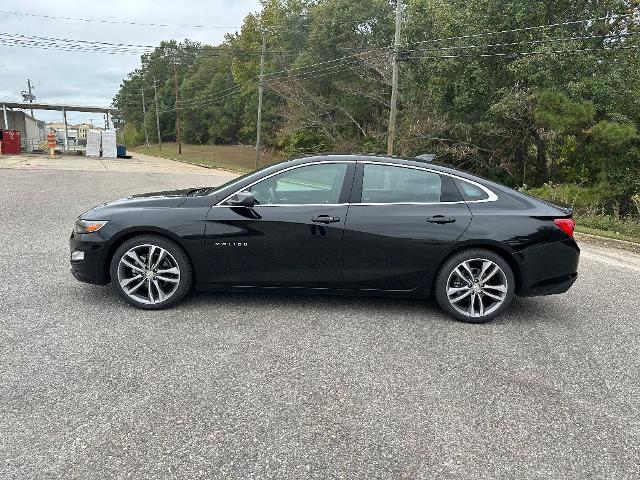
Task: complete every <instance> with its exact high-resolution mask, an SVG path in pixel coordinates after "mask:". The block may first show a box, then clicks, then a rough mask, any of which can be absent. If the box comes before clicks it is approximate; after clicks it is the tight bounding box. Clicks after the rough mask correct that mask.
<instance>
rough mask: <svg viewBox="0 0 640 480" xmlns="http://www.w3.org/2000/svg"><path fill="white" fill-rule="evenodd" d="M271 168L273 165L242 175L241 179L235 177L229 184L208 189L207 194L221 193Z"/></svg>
mask: <svg viewBox="0 0 640 480" xmlns="http://www.w3.org/2000/svg"><path fill="white" fill-rule="evenodd" d="M270 167H273V165H266V166H264V167H262V168H259V169H258V170H253V171H251V172H249V173H245V174H244V175H241V176H239V177H235V178H234V179H232V180H229V181H228V182H225V183H223V184H222V185H218V186H216V187H210V188H208V189H207V190H208V192H207V194H211V193H216V192H219V191H220V190H222V189H224V188H227V187H230V186H231V185H233V184H234V183H238V182H241V181H242V180H244V179H245V178H249V177H250V176H252V175H255V174H256V173H258V172H261V171H262V170H266V169H267V168H270Z"/></svg>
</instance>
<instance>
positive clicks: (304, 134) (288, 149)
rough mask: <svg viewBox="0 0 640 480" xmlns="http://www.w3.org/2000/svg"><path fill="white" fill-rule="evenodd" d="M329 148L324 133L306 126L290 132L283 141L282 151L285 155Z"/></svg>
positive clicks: (321, 150)
mask: <svg viewBox="0 0 640 480" xmlns="http://www.w3.org/2000/svg"><path fill="white" fill-rule="evenodd" d="M329 148H330V143H329V141H328V140H327V138H326V137H325V136H324V134H323V133H322V132H321V131H319V130H317V129H312V128H306V129H304V130H299V131H297V132H294V133H292V134H290V135H289V136H288V137H286V138H285V139H284V141H283V151H284V153H285V154H286V155H287V156H295V155H303V154H307V153H315V152H323V151H326V150H328V149H329Z"/></svg>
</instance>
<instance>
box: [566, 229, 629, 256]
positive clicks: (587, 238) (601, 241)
mask: <svg viewBox="0 0 640 480" xmlns="http://www.w3.org/2000/svg"><path fill="white" fill-rule="evenodd" d="M574 236H575V237H576V239H577V240H579V241H581V242H584V243H590V244H592V245H600V246H603V247H609V248H618V249H620V250H627V251H628V252H634V253H640V243H633V242H627V241H626V240H616V239H614V238H607V237H600V236H598V235H592V234H591V233H580V232H575V233H574Z"/></svg>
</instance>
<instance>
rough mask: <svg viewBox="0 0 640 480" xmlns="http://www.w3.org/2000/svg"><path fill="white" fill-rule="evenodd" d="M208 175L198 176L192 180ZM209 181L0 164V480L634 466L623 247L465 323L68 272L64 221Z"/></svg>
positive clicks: (373, 307) (413, 312) (388, 304)
mask: <svg viewBox="0 0 640 480" xmlns="http://www.w3.org/2000/svg"><path fill="white" fill-rule="evenodd" d="M207 173H209V172H207ZM223 177H224V176H220V177H218V176H216V175H208V176H206V177H205V176H195V175H187V174H175V175H168V174H164V175H158V174H150V173H119V172H106V171H102V172H100V171H95V172H87V171H62V170H57V171H56V170H39V171H30V170H15V169H3V170H0V246H1V248H0V478H2V479H14V478H15V479H23V478H78V479H87V478H92V479H93V478H349V479H351V478H365V477H366V478H451V479H463V478H482V479H485V478H517V479H521V478H553V479H565V478H566V479H577V478H611V479H624V478H639V477H640V367H639V363H640V362H639V359H640V347H639V345H640V342H639V338H640V336H639V323H640V296H639V295H638V292H639V291H640V257H637V256H633V254H626V253H625V254H619V253H616V252H607V251H603V250H600V249H597V248H593V247H586V246H585V248H584V251H585V255H584V256H583V261H582V264H581V269H580V278H579V280H578V282H577V284H576V285H575V287H574V288H573V289H572V290H571V291H570V292H569V293H568V294H567V295H564V296H558V297H549V298H538V299H526V300H516V301H515V302H514V304H513V306H512V308H511V310H510V311H509V313H508V314H507V315H505V316H504V317H502V318H500V319H499V320H498V321H496V322H494V323H491V324H489V325H482V326H472V325H465V324H461V323H456V322H453V321H451V320H449V319H448V318H446V317H445V316H444V315H443V314H442V313H440V311H439V310H437V309H436V308H434V307H430V306H425V305H424V304H423V303H422V302H418V301H409V300H387V299H370V298H340V297H322V296H282V295H239V294H238V295H235V294H206V295H204V294H201V295H197V296H191V297H190V298H189V299H188V300H187V301H186V302H184V303H183V304H181V305H180V306H179V307H178V308H176V309H174V310H170V311H163V312H156V313H154V312H144V311H139V310H134V309H132V308H130V307H128V306H126V305H125V304H123V303H122V302H120V301H119V300H118V299H117V298H116V295H115V294H114V293H113V292H112V291H111V289H110V288H101V287H94V286H89V285H84V284H81V283H78V282H76V281H75V280H74V279H73V278H72V277H71V275H70V274H69V271H68V268H69V267H68V254H69V253H68V246H67V239H68V235H69V233H70V229H71V226H72V223H73V221H74V219H75V217H76V216H77V215H78V214H79V213H81V212H83V211H85V210H87V209H88V208H90V207H91V206H93V205H95V204H98V203H101V202H104V201H106V200H110V199H114V198H118V197H122V196H124V195H126V194H129V193H133V192H143V191H148V190H158V189H165V188H167V187H186V186H190V185H196V186H202V185H206V184H210V183H214V182H220V181H222V180H223Z"/></svg>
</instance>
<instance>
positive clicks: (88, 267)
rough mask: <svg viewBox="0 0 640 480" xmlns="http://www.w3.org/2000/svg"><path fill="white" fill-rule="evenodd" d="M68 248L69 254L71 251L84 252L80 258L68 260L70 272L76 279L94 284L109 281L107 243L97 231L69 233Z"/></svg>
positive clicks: (102, 283)
mask: <svg viewBox="0 0 640 480" xmlns="http://www.w3.org/2000/svg"><path fill="white" fill-rule="evenodd" d="M69 248H70V250H71V251H70V255H73V252H83V253H84V258H83V259H82V260H70V262H71V273H72V274H73V276H74V277H75V278H76V279H77V280H79V281H81V282H85V283H92V284H94V285H106V284H107V283H109V270H108V266H107V262H106V260H107V253H108V251H107V250H108V249H107V243H106V241H105V239H104V238H103V237H102V236H101V235H100V233H99V232H96V233H84V234H78V233H75V232H73V233H71V238H70V239H69ZM76 256H77V257H79V256H81V255H76Z"/></svg>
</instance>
